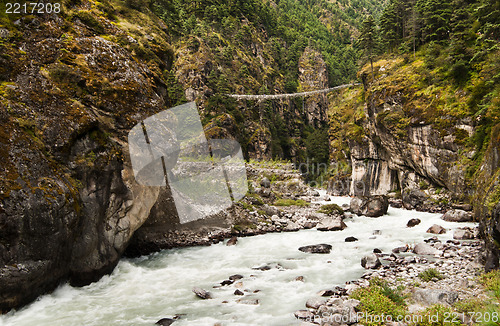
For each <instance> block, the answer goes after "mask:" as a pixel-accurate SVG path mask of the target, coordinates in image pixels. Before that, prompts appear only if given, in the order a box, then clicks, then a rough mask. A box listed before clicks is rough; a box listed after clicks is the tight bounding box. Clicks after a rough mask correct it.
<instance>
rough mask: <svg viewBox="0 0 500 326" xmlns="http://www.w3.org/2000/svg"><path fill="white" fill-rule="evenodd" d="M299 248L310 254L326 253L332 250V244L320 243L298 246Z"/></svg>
mask: <svg viewBox="0 0 500 326" xmlns="http://www.w3.org/2000/svg"><path fill="white" fill-rule="evenodd" d="M299 250H300V251H302V252H308V253H311V254H328V253H330V251H331V250H332V246H331V245H329V244H325V243H321V244H317V245H310V246H304V247H300V248H299Z"/></svg>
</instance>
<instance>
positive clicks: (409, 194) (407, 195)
mask: <svg viewBox="0 0 500 326" xmlns="http://www.w3.org/2000/svg"><path fill="white" fill-rule="evenodd" d="M402 196H403V206H404V207H405V208H406V209H414V208H417V207H418V206H420V205H422V204H423V203H424V201H425V200H426V199H427V198H428V196H427V195H426V194H425V193H424V192H423V191H421V190H419V189H405V190H404V191H403V193H402Z"/></svg>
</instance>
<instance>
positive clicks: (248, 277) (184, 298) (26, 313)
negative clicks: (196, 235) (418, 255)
mask: <svg viewBox="0 0 500 326" xmlns="http://www.w3.org/2000/svg"><path fill="white" fill-rule="evenodd" d="M323 194H324V193H323V192H322V195H323ZM331 199H332V201H331V202H328V203H332V202H333V203H337V204H339V205H341V204H344V203H348V202H349V200H350V198H346V197H331ZM324 203H326V202H324ZM440 216H441V214H432V213H423V212H416V211H408V210H404V209H395V208H389V211H388V214H387V215H385V216H382V217H380V218H368V217H357V216H354V217H353V218H348V219H346V220H345V223H346V224H347V226H348V227H347V228H346V229H345V230H343V231H335V232H320V231H316V230H315V229H310V230H301V231H298V232H287V233H270V234H264V235H257V236H252V237H246V238H239V240H238V243H237V245H236V246H229V247H228V246H226V245H225V244H224V243H219V244H215V245H212V246H210V247H191V248H179V249H171V250H164V251H161V252H159V253H155V254H151V255H148V256H143V257H140V258H136V259H123V260H121V261H120V263H119V264H118V265H117V267H116V269H115V270H114V271H113V273H112V274H111V275H108V276H105V277H103V278H102V279H101V280H100V281H98V282H96V283H92V284H90V285H88V286H85V287H82V288H75V287H71V286H69V285H67V284H65V285H61V286H60V287H59V288H57V289H56V290H55V291H54V292H53V293H51V294H47V295H44V296H41V297H40V298H39V299H38V300H36V301H35V302H33V303H32V304H30V305H28V306H26V307H24V308H22V309H20V310H18V311H11V312H9V313H8V314H6V315H3V316H0V325H16V326H24V325H26V326H28V325H29V326H31V325H34V324H35V325H37V326H45V325H47V326H49V325H50V326H57V325H64V326H68V325H86V326H89V325H99V326H111V325H120V326H124V325H134V326H137V325H154V323H155V322H156V321H158V320H159V319H161V318H165V317H172V316H174V315H181V318H180V319H179V320H177V321H176V322H175V323H174V324H173V325H178V326H181V325H197V326H198V325H214V324H215V323H217V322H220V323H221V325H235V326H237V325H297V324H298V321H297V320H296V319H295V317H294V316H293V313H294V311H296V310H299V309H304V308H305V302H306V300H307V299H308V298H310V297H314V296H315V294H316V293H317V292H318V291H320V290H323V289H327V288H332V287H334V286H335V285H343V284H344V283H345V282H346V281H349V280H354V279H357V278H359V277H360V276H361V275H362V274H363V273H364V272H365V270H364V269H363V268H362V267H361V265H360V260H361V258H362V257H363V256H365V255H367V254H369V253H371V252H372V251H373V249H374V248H379V249H381V250H382V251H383V252H384V253H390V252H391V250H392V249H393V248H395V247H400V246H404V245H406V244H409V245H414V244H416V243H419V242H421V241H422V240H423V239H425V238H428V237H430V236H433V235H430V234H428V233H426V230H427V229H428V228H429V227H430V226H431V225H433V224H439V225H441V226H443V227H445V228H446V229H451V230H448V232H447V233H446V234H443V235H438V237H439V238H440V239H441V240H442V241H446V240H448V239H452V235H453V231H452V230H454V229H456V228H458V227H462V226H471V227H474V226H475V224H474V223H451V222H446V221H443V220H441V219H440ZM411 218H419V219H420V220H421V221H422V222H421V223H420V224H419V225H417V226H415V227H413V228H407V227H406V223H407V222H408V220H409V219H411ZM375 230H380V231H381V234H380V235H376V236H374V235H373V234H374V231H375ZM349 236H354V237H356V238H358V239H359V241H357V242H345V241H344V239H345V238H346V237H349ZM319 243H328V244H331V245H332V246H333V249H332V251H331V253H329V254H308V253H303V252H300V251H299V250H298V248H299V247H300V246H305V245H311V244H319ZM263 265H268V266H270V267H271V269H270V270H265V271H262V270H256V269H253V268H255V267H261V266H263ZM233 274H241V275H243V276H244V278H243V279H241V280H240V281H241V282H242V286H241V287H240V288H239V289H240V290H241V291H243V292H244V293H245V295H244V296H237V295H234V294H233V293H234V291H235V289H236V287H235V284H233V285H229V286H222V287H217V288H213V286H216V285H219V283H220V282H222V281H223V280H226V279H228V277H229V276H230V275H233ZM298 276H303V277H304V282H301V281H297V280H295V279H296V278H297V277H298ZM194 286H196V287H201V288H203V289H205V290H208V291H210V292H211V293H212V295H213V299H209V300H202V299H199V298H197V297H196V296H195V294H194V293H193V292H192V291H191V290H192V288H193V287H194ZM238 299H258V300H259V304H258V305H250V304H243V303H237V302H236V300H238Z"/></svg>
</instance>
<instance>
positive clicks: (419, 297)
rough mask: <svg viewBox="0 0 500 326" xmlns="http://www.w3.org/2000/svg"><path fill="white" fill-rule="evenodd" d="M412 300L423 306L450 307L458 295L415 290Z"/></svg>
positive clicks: (447, 292) (432, 290) (437, 291)
mask: <svg viewBox="0 0 500 326" xmlns="http://www.w3.org/2000/svg"><path fill="white" fill-rule="evenodd" d="M413 299H414V300H415V301H417V302H419V303H421V304H423V305H426V306H431V305H435V304H445V305H452V304H453V303H455V301H457V299H458V293H457V292H453V291H446V290H435V289H416V290H415V293H414V294H413Z"/></svg>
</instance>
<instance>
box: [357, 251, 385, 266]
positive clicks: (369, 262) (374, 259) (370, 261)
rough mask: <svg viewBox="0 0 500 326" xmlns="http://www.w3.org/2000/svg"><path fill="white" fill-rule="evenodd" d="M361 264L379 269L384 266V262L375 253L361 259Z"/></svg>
mask: <svg viewBox="0 0 500 326" xmlns="http://www.w3.org/2000/svg"><path fill="white" fill-rule="evenodd" d="M361 266H363V268H366V269H377V268H379V267H380V266H382V263H381V262H380V260H379V259H378V256H377V255H375V254H373V255H369V256H365V257H363V258H362V259H361Z"/></svg>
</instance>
